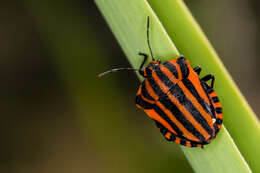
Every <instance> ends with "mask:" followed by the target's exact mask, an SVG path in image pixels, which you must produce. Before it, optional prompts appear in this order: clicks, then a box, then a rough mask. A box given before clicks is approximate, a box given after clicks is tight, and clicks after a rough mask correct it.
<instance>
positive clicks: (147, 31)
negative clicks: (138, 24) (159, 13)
mask: <svg viewBox="0 0 260 173" xmlns="http://www.w3.org/2000/svg"><path fill="white" fill-rule="evenodd" d="M149 28H150V17H149V16H148V17H147V30H146V34H147V35H146V36H147V43H148V47H149V50H150V53H151V56H152V59H153V60H154V57H153V52H152V49H151V45H150V39H149Z"/></svg>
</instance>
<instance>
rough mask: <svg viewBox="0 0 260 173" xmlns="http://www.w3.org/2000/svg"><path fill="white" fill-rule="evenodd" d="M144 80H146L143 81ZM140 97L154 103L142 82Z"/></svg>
mask: <svg viewBox="0 0 260 173" xmlns="http://www.w3.org/2000/svg"><path fill="white" fill-rule="evenodd" d="M145 80H146V79H145ZM141 93H142V95H143V96H144V97H145V98H147V99H148V100H152V101H154V99H153V98H152V97H151V96H150V94H149V93H148V92H147V90H146V86H145V81H143V82H142V88H141Z"/></svg>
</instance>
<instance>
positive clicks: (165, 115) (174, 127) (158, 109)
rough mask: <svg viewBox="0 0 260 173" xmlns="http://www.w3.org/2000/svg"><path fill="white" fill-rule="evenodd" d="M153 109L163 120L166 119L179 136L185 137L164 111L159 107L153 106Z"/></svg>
mask: <svg viewBox="0 0 260 173" xmlns="http://www.w3.org/2000/svg"><path fill="white" fill-rule="evenodd" d="M153 109H154V110H155V112H156V113H157V114H159V115H160V116H161V118H162V119H164V120H165V121H166V122H167V123H168V124H169V125H170V126H171V127H172V128H173V130H174V131H175V132H176V133H177V135H178V136H183V133H182V131H181V130H180V129H179V128H178V127H177V126H176V125H175V124H174V123H173V122H172V121H171V119H170V118H169V117H168V116H167V114H165V113H164V112H163V110H161V109H160V108H159V107H158V106H157V105H153ZM162 126H163V125H162ZM163 127H164V126H163ZM164 128H166V127H164Z"/></svg>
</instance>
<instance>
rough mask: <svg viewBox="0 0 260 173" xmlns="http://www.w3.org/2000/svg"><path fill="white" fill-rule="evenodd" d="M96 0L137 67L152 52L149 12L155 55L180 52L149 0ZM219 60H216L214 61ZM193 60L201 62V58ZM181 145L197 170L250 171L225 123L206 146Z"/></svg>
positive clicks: (162, 56) (169, 55)
mask: <svg viewBox="0 0 260 173" xmlns="http://www.w3.org/2000/svg"><path fill="white" fill-rule="evenodd" d="M95 2H96V4H97V6H98V7H99V9H100V11H101V12H102V14H103V16H104V17H105V19H106V21H107V23H108V24H109V26H110V28H111V30H112V32H113V33H114V35H115V37H116V38H117V39H118V41H119V44H120V46H121V47H122V49H123V51H124V52H125V54H126V56H127V57H128V59H129V61H130V62H131V64H132V65H133V66H134V67H135V68H137V67H139V65H140V64H141V61H142V59H140V57H138V55H137V54H138V52H145V53H148V52H149V50H148V47H147V43H146V19H147V16H150V17H151V21H152V22H151V35H150V38H151V44H152V49H153V52H154V54H155V56H157V57H160V59H161V60H163V61H165V60H169V59H173V58H176V57H177V56H178V55H179V53H178V51H177V49H176V48H175V46H174V45H173V43H172V42H171V40H170V39H169V36H168V35H167V34H166V32H165V30H164V28H163V27H162V25H161V23H160V21H159V20H158V18H157V17H156V16H155V14H154V12H153V11H152V9H151V8H150V6H149V5H148V4H147V2H146V1H144V0H143V1H140V0H132V1H126V0H121V1H118V0H110V1H106V0H96V1H95ZM118 13H120V15H118ZM157 15H158V14H157ZM159 17H160V16H159ZM133 26H134V27H133ZM129 28H130V29H129ZM167 32H168V30H167ZM204 39H205V38H204ZM195 40H196V39H195ZM192 47H193V45H191V46H190V48H192ZM185 55H186V54H185ZM217 61H218V60H215V63H216V62H217ZM192 62H193V63H194V64H195V63H197V64H201V62H200V61H198V62H196V61H192ZM217 63H220V61H219V62H217ZM204 72H207V71H206V70H205V71H204ZM172 147H174V145H173V146H172ZM182 149H183V151H184V153H185V155H186V157H187V158H188V160H189V161H190V163H191V165H192V166H193V168H194V170H195V171H196V172H213V173H214V172H230V171H233V172H251V170H250V168H249V167H248V165H247V163H246V162H245V160H244V159H243V156H242V155H241V154H240V152H239V150H238V149H237V147H236V145H235V144H234V143H233V141H232V138H231V137H230V136H229V134H228V132H227V130H226V129H225V128H224V127H223V128H222V129H221V132H220V134H219V135H218V136H217V138H216V139H215V140H214V141H213V142H212V144H209V145H207V146H205V149H201V148H186V147H182ZM225 155H227V157H225Z"/></svg>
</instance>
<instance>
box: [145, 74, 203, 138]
mask: <svg viewBox="0 0 260 173" xmlns="http://www.w3.org/2000/svg"><path fill="white" fill-rule="evenodd" d="M148 76H150V77H148V78H147V79H148V81H149V83H150V85H151V86H152V88H153V90H154V92H155V93H156V94H157V95H158V96H159V101H160V102H161V103H162V104H163V105H164V106H165V107H166V108H167V109H169V110H170V111H171V113H172V114H173V115H174V116H175V118H176V119H177V120H178V121H179V122H180V123H181V124H182V125H183V126H184V127H185V128H186V129H187V130H188V131H189V132H190V133H192V134H193V135H194V136H196V137H197V138H198V139H199V140H200V141H205V138H204V136H203V135H202V134H200V133H199V132H198V130H197V129H196V128H195V127H194V126H193V125H192V124H191V123H190V122H189V121H188V120H187V119H186V118H185V116H184V115H183V114H182V113H181V112H180V110H179V109H178V108H177V106H176V105H175V104H173V103H172V102H171V101H170V99H169V98H168V96H167V95H166V94H165V93H163V92H162V90H161V89H160V88H159V86H158V85H157V83H156V82H155V81H154V79H153V78H152V77H151V75H148Z"/></svg>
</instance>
